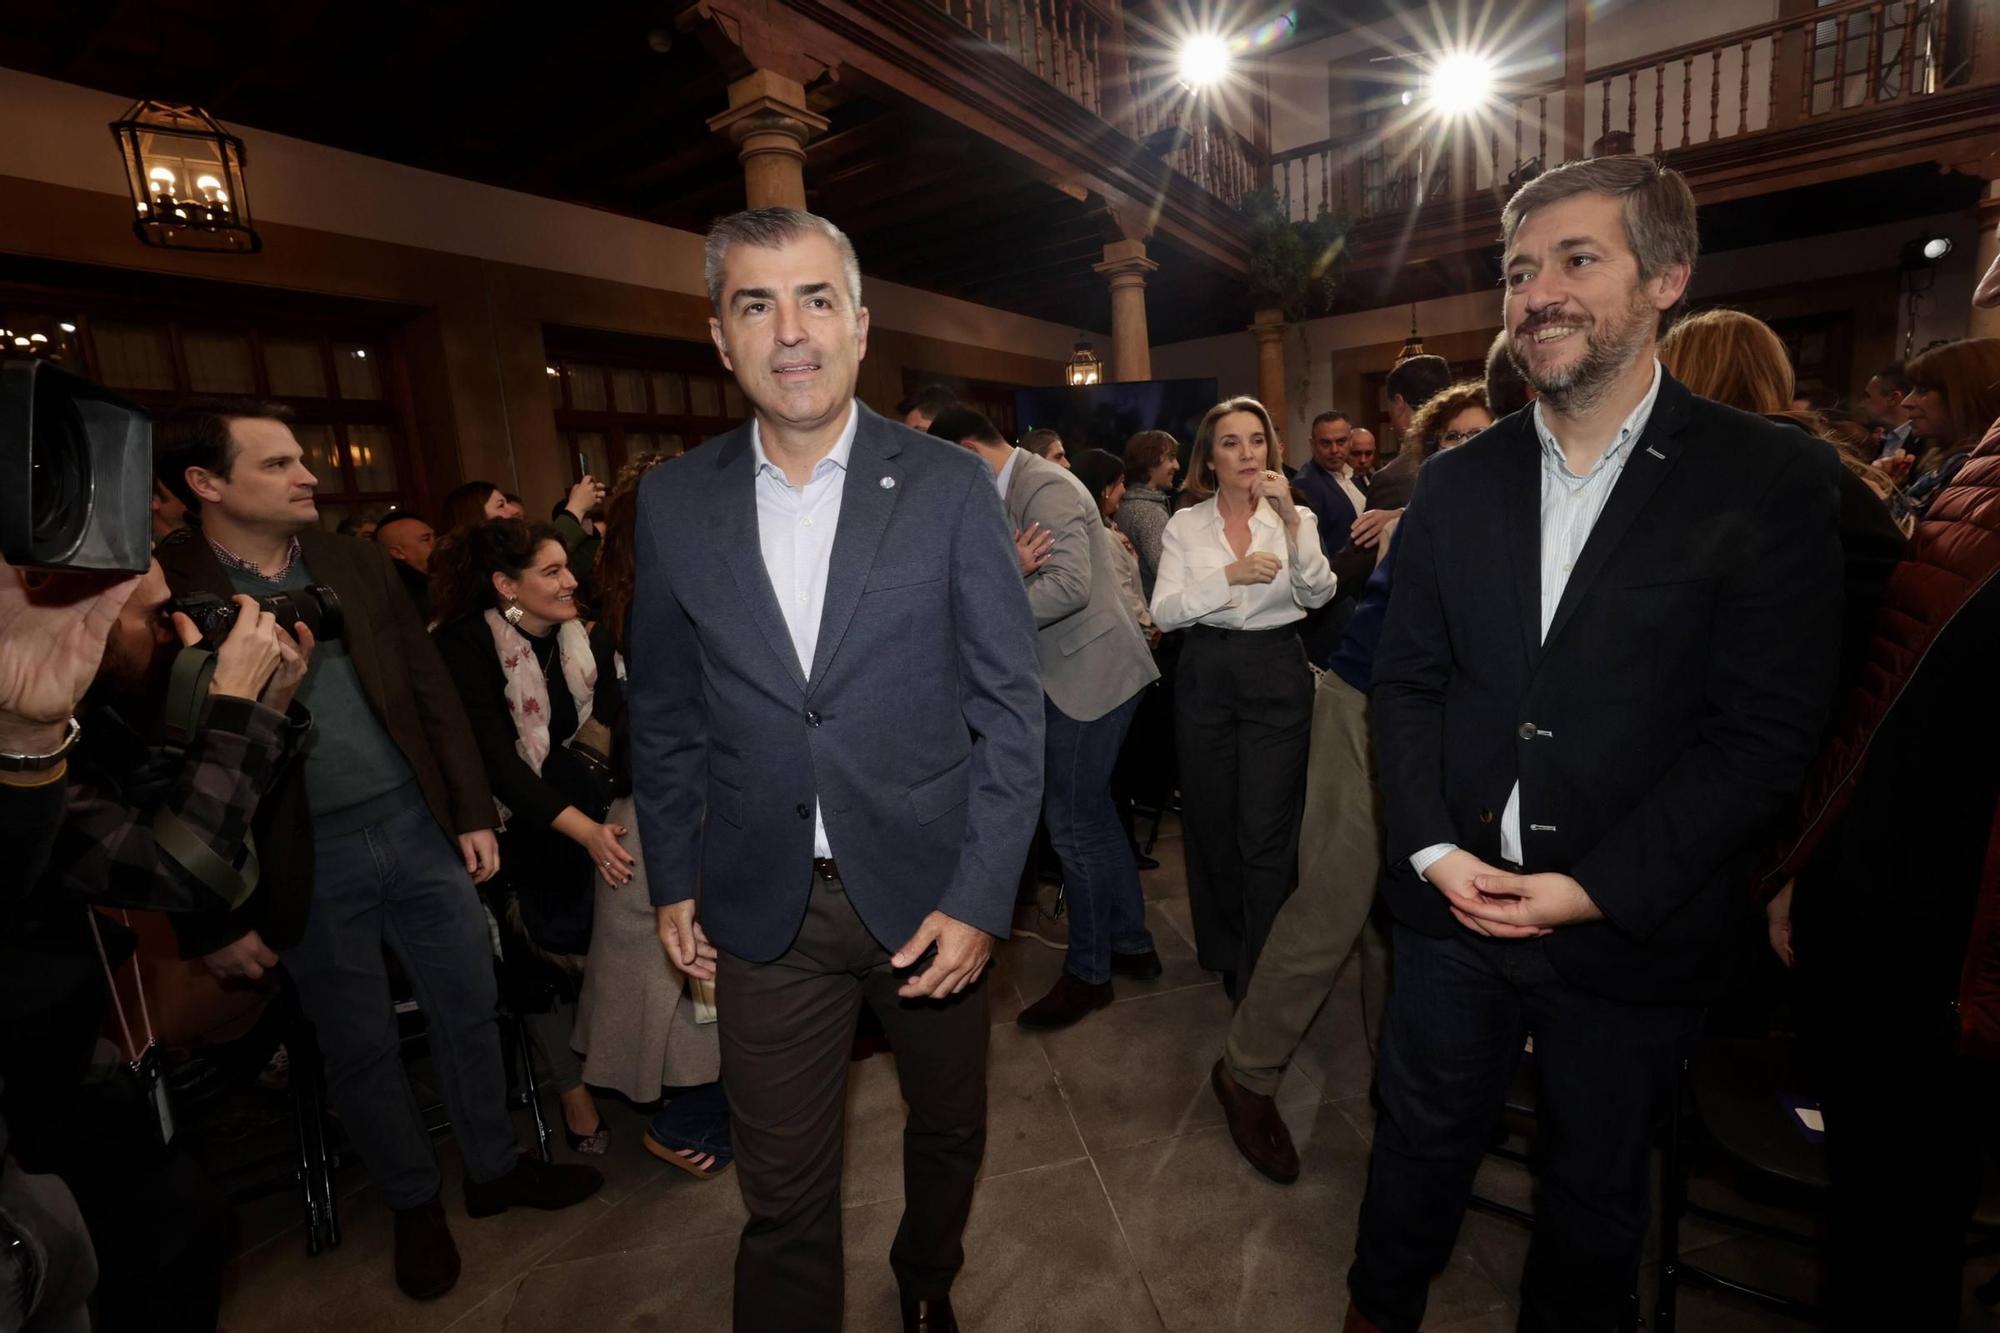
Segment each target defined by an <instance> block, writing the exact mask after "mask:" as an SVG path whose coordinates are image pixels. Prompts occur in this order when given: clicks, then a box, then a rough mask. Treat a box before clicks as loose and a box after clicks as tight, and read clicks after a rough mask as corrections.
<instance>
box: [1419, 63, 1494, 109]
mask: <svg viewBox="0 0 2000 1333" xmlns="http://www.w3.org/2000/svg"><path fill="white" fill-rule="evenodd" d="M1493 72H1494V71H1493V62H1492V61H1491V60H1489V59H1487V58H1486V57H1485V56H1482V55H1475V54H1474V53H1472V52H1470V51H1457V52H1454V53H1453V54H1451V55H1448V56H1446V57H1445V58H1444V59H1442V60H1440V61H1438V63H1437V64H1435V65H1433V66H1432V67H1431V72H1430V103H1431V108H1432V110H1434V111H1437V112H1439V113H1441V114H1443V115H1447V116H1463V115H1468V114H1470V113H1471V112H1474V111H1477V110H1479V109H1480V108H1481V107H1483V106H1485V105H1486V102H1487V99H1488V98H1489V97H1490V96H1492V93H1493Z"/></svg>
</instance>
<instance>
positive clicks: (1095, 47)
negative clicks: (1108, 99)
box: [1090, 23, 1104, 116]
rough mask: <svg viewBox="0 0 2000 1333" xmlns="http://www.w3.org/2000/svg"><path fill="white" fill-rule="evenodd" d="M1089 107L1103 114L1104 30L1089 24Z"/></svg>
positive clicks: (1100, 114)
mask: <svg viewBox="0 0 2000 1333" xmlns="http://www.w3.org/2000/svg"><path fill="white" fill-rule="evenodd" d="M1090 109H1091V110H1092V111H1095V112H1096V113H1097V114H1098V115H1099V116H1102V115H1103V114H1104V30H1103V29H1102V28H1100V27H1098V26H1097V25H1096V24H1095V23H1092V24H1091V25H1090Z"/></svg>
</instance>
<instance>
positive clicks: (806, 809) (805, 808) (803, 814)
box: [797, 801, 813, 819]
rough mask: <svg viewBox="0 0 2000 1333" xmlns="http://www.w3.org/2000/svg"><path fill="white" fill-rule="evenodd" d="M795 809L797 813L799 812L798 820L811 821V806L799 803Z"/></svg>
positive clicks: (802, 802)
mask: <svg viewBox="0 0 2000 1333" xmlns="http://www.w3.org/2000/svg"><path fill="white" fill-rule="evenodd" d="M797 809H798V812H799V818H800V819H811V818H812V813H813V808H812V807H811V806H809V805H807V804H806V803H805V802H804V801H800V802H799V803H798V806H797Z"/></svg>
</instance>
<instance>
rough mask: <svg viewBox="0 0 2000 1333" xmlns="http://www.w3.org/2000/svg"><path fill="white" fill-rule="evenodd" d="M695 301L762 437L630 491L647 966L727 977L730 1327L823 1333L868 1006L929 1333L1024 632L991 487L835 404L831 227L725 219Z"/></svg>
mask: <svg viewBox="0 0 2000 1333" xmlns="http://www.w3.org/2000/svg"><path fill="white" fill-rule="evenodd" d="M707 277H708V288H709V297H710V301H711V304H712V306H713V308H714V311H715V315H714V317H713V318H712V319H711V320H710V321H709V331H710V334H711V336H712V337H713V339H714V341H715V345H716V348H717V350H718V351H720V352H721V354H722V360H723V364H724V365H725V366H727V367H728V368H729V369H730V370H731V371H732V372H733V373H734V374H735V376H736V379H737V383H738V384H739V385H741V386H742V389H743V394H744V397H745V398H747V399H748V400H749V401H750V403H751V405H752V407H753V409H754V411H755V417H754V419H753V420H752V421H751V422H749V423H747V424H745V425H743V426H741V427H738V428H737V429H736V430H733V431H731V432H729V433H728V434H727V435H724V436H722V437H721V438H720V439H718V440H715V441H712V442H710V443H709V444H707V445H705V446H704V447H702V448H701V449H699V450H697V451H695V452H694V453H693V454H691V455H689V456H688V457H686V458H684V459H681V460H679V461H677V462H676V463H674V464H673V466H671V467H663V468H657V469H655V470H654V471H653V472H652V473H651V474H649V475H648V476H647V478H646V480H645V482H644V484H643V486H642V488H641V490H640V498H639V520H638V533H637V542H636V545H637V564H638V576H637V587H636V590H635V596H634V600H633V607H632V614H631V623H630V626H629V631H628V635H627V643H626V645H625V654H626V660H627V661H628V663H629V664H630V671H631V686H630V692H629V700H630V703H629V707H630V718H631V750H632V772H633V778H634V792H633V798H634V802H635V806H636V809H637V813H638V821H639V829H640V834H641V842H642V844H643V849H644V854H645V858H646V873H647V878H648V887H649V889H650V891H651V894H652V898H653V903H654V905H655V907H656V908H657V909H658V912H659V917H660V935H661V939H662V942H663V943H664V944H665V946H666V948H667V951H668V954H669V956H670V957H671V958H672V959H673V961H674V963H675V965H676V966H678V967H680V968H681V970H683V971H684V972H687V973H689V974H691V975H694V976H713V977H714V978H715V979H716V998H717V1005H718V1008H719V1010H720V1014H721V1032H720V1036H721V1045H722V1080H723V1084H724V1086H725V1087H726V1089H727V1091H728V1094H729V1102H730V1111H731V1133H732V1142H733V1146H734V1148H735V1152H736V1164H737V1180H738V1183H739V1185H740V1187H741V1189H742V1193H743V1201H744V1204H745V1206H746V1208H747V1210H748V1212H749V1221H748V1223H747V1224H746V1225H745V1226H744V1228H743V1235H742V1240H741V1243H740V1245H739V1247H738V1250H737V1257H736V1302H735V1327H736V1328H737V1329H738V1330H739V1331H740V1333H766V1330H771V1329H785V1330H788V1333H790V1331H792V1330H819V1329H825V1330H833V1329H837V1328H839V1326H840V1322H841V1308H842V1271H843V1269H842V1260H841V1242H840V1162H841V1151H840V1149H841V1122H842V1113H843V1109H844V1103H845V1098H846V1082H847V1056H848V1049H849V1044H850V1042H851V1040H852V1038H853V1034H854V1029H855V1022H856V1019H857V1018H858V1016H859V1013H860V1007H861V1004H862V1002H863V1001H864V1000H865V1001H866V1002H867V1003H868V1004H869V1006H870V1007H871V1008H872V1009H873V1010H874V1012H875V1013H876V1014H877V1016H878V1017H879V1018H880V1019H881V1021H882V1024H883V1026H884V1027H885V1028H886V1029H887V1030H888V1032H889V1036H890V1038H891V1039H892V1041H893V1042H894V1044H895V1048H896V1072H897V1076H898V1078H899V1079H900V1080H901V1083H902V1091H903V1098H904V1100H905V1101H906V1102H907V1103H908V1104H909V1119H908V1122H907V1124H906V1127H905V1130H904V1146H903V1180H904V1192H905V1200H906V1204H905V1211H904V1214H903V1221H902V1226H901V1229H900V1230H899V1231H898V1232H897V1235H896V1240H895V1244H894V1246H893V1248H892V1249H891V1251H890V1263H891V1266H892V1267H893V1268H894V1270H895V1273H896V1280H897V1285H898V1287H899V1289H900V1290H901V1293H902V1298H903V1324H904V1327H905V1329H909V1330H924V1331H925V1333H948V1331H949V1330H955V1329H956V1328H957V1323H956V1321H955V1319H954V1316H953V1314H952V1310H951V1300H950V1289H951V1284H952V1280H953V1278H954V1277H955V1276H956V1274H957V1272H958V1270H959V1268H960V1267H961V1266H962V1265H963V1263H964V1251H963V1248H962V1246H961V1243H960V1237H961V1235H962V1233H963V1230H964V1226H965V1218H966V1214H967V1211H968V1210H969V1209H970V1207H971V1204H972V1186H973V1178H974V1176H975V1175H976V1174H977V1173H978V1169H979V1161H980V1157H981V1154H982V1152H983V1150H984V1146H985V1134H986V1066H985V1059H986V1042H987V1033H988V1018H987V1012H986V996H985V990H984V988H983V987H982V986H981V985H980V984H979V981H980V976H981V973H982V972H983V970H984V968H985V965H986V963H987V961H988V958H989V957H990V953H991V949H992V943H993V938H994V937H995V936H1001V935H1005V934H1006V933H1007V929H1008V923H1009V922H1010V920H1011V918H1012V909H1013V901H1014V890H1015V885H1016V883H1017V881H1018V879H1019V876H1020V873H1021V863H1022V861H1023V859H1024V857H1025V855H1026V851H1027V846H1028V841H1029V838H1030V837H1031V835H1032V834H1033V832H1034V822H1035V810H1036V806H1037V805H1038V803H1039V801H1040V799H1041V761H1042V709H1041V699H1040V695H1041V690H1040V686H1039V684H1038V682H1037V680H1036V673H1035V647H1034V619H1033V616H1032V615H1031V613H1030V612H1029V609H1028V598H1027V594H1026V592H1025V590H1024V589H1023V588H1022V586H1021V576H1020V573H1019V569H1018V566H1017V564H1016V562H1015V557H1014V553H1013V549H1012V544H1011V542H1010V541H1009V539H1008V532H1007V525H1006V519H1005V517H1004V516H1003V514H1002V512H1001V508H1000V503H999V499H998V497H997V496H995V495H994V493H993V488H992V485H991V479H990V477H988V476H987V474H986V473H985V471H984V469H982V468H980V467H978V466H977V464H976V462H975V461H974V460H972V459H969V458H966V457H965V456H964V455H963V454H962V453H960V452H958V451H956V450H952V449H948V448H945V447H943V446H941V445H940V444H938V443H937V442H936V441H935V440H931V439H928V438H926V437H924V436H922V435H919V434H917V433H916V432H914V431H912V430H909V429H908V428H906V427H904V426H900V425H896V424H893V423H890V422H887V421H884V420H883V419H882V418H881V417H878V416H876V415H875V414H874V413H872V412H870V411H869V410H868V409H867V408H865V407H863V406H862V405H861V404H860V403H858V402H856V401H855V400H854V384H855V379H856V377H857V374H858V371H859V366H860V362H861V358H862V357H863V356H864V355H865V354H866V351H867V338H868V312H867V310H866V309H865V308H863V307H862V305H861V274H860V267H859V265H858V264H857V262H856V260H855V257H854V250H853V247H852V246H851V245H849V243H848V241H847V238H846V237H845V236H843V235H842V234H841V233H840V231H839V229H838V228H836V227H834V226H833V224H832V223H830V222H827V221H826V220H825V219H823V218H818V217H814V216H813V215H811V214H809V213H805V212H801V211H798V210H794V209H782V208H767V209H755V210H751V211H749V212H746V213H739V214H736V215H734V216H732V217H728V218H725V219H723V220H722V221H720V222H718V223H716V224H715V226H714V228H713V229H712V230H711V231H710V232H709V235H708V247H707ZM836 857H838V860H836V859H835V858H836ZM697 893H699V907H698V908H697V906H696V895H697ZM711 938H712V939H713V943H712V944H711V943H710V939H711Z"/></svg>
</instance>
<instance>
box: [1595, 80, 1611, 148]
mask: <svg viewBox="0 0 2000 1333" xmlns="http://www.w3.org/2000/svg"><path fill="white" fill-rule="evenodd" d="M1598 110H1599V111H1600V112H1602V113H1603V114H1601V115H1600V116H1598V118H1597V136H1598V138H1599V139H1607V138H1609V137H1611V80H1610V79H1606V80H1605V81H1604V95H1603V97H1602V98H1601V99H1600V105H1599V107H1598Z"/></svg>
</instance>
